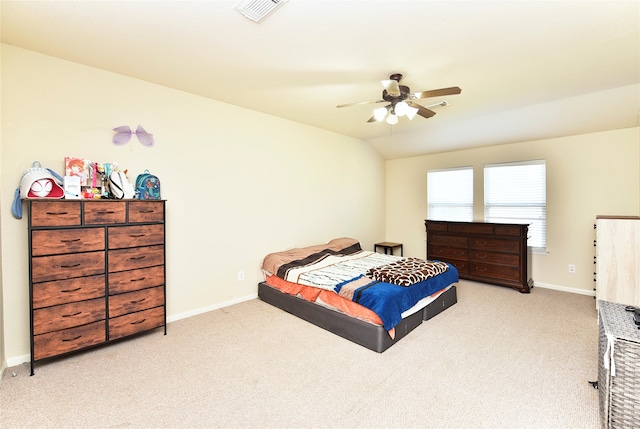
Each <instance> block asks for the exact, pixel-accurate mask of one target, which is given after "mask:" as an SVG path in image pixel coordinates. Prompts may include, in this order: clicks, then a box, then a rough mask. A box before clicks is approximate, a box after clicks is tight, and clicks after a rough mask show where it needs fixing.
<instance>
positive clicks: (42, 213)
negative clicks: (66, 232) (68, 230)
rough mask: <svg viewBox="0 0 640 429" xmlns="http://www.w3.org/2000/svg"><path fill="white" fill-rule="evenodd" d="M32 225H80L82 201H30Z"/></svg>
mask: <svg viewBox="0 0 640 429" xmlns="http://www.w3.org/2000/svg"><path fill="white" fill-rule="evenodd" d="M29 204H30V207H31V209H30V211H29V215H30V220H31V226H32V227H40V226H71V225H80V224H81V216H80V212H81V210H80V205H81V203H80V201H73V202H71V201H30V203H29Z"/></svg>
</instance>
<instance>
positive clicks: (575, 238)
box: [386, 127, 640, 294]
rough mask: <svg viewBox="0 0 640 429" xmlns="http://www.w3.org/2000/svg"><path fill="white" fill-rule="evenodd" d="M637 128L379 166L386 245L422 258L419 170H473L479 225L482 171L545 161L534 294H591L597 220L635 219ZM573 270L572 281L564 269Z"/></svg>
mask: <svg viewBox="0 0 640 429" xmlns="http://www.w3.org/2000/svg"><path fill="white" fill-rule="evenodd" d="M639 130H640V128H638V127H636V128H629V129H623V130H617V131H609V132H602V133H594V134H586V135H580V136H573V137H563V138H555V139H548V140H541V141H533V142H524V143H516V144H509V145H501V146H493V147H487V148H482V149H473V150H463V151H457V152H448V153H442V154H437V155H429V156H420V157H414V158H405V159H399V160H394V161H388V162H387V168H386V169H387V173H386V176H387V178H386V180H387V184H386V186H387V205H386V213H387V218H386V239H387V240H389V241H398V242H403V243H404V246H405V254H406V255H409V256H416V257H425V256H426V245H425V239H426V235H425V228H424V219H426V213H427V170H429V169H439V168H450V167H460V166H473V168H474V191H475V197H474V215H475V218H476V220H482V218H483V207H482V205H483V198H484V195H483V181H484V179H483V172H482V170H483V167H484V164H488V163H498V162H508V161H521V160H528V159H546V161H547V250H548V252H549V253H547V254H545V255H534V256H533V261H532V265H533V266H532V276H533V279H534V282H535V284H536V285H538V286H542V287H545V286H546V287H551V288H558V289H561V290H571V291H573V292H578V293H585V294H592V293H593V288H594V282H593V271H594V270H593V268H594V265H593V256H594V248H593V239H594V231H593V224H594V223H595V217H596V215H599V214H609V215H640V131H639ZM569 264H575V265H576V273H575V274H570V273H569V272H568V265H569Z"/></svg>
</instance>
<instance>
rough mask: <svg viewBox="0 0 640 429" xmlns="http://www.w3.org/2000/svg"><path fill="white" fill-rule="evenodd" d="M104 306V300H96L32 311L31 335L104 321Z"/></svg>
mask: <svg viewBox="0 0 640 429" xmlns="http://www.w3.org/2000/svg"><path fill="white" fill-rule="evenodd" d="M105 306H106V303H105V300H104V298H96V299H90V300H88V301H80V302H74V303H71V304H62V305H56V306H53V307H46V308H40V309H37V310H34V311H33V333H34V335H38V334H44V333H46V332H52V331H58V330H60V329H67V328H72V327H74V326H80V325H86V324H87V323H91V322H96V321H98V320H104V319H105V311H106V308H105Z"/></svg>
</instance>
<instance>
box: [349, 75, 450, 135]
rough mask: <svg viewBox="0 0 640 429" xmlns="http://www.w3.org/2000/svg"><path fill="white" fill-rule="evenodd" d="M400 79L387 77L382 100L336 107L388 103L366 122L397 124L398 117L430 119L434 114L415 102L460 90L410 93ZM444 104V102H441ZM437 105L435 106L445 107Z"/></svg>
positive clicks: (396, 76)
mask: <svg viewBox="0 0 640 429" xmlns="http://www.w3.org/2000/svg"><path fill="white" fill-rule="evenodd" d="M400 79H402V75H401V74H400V73H394V74H392V75H391V76H389V79H388V80H383V81H382V82H381V83H382V86H383V87H384V90H382V99H381V100H375V101H361V102H358V103H348V104H340V105H338V106H336V107H348V106H357V105H361V104H375V103H389V104H387V105H386V106H383V107H380V108H378V109H375V110H374V111H373V116H372V117H371V118H369V120H368V121H367V122H378V121H382V120H383V119H385V118H386V121H387V123H389V124H392V125H393V124H397V123H398V116H405V115H406V116H407V117H408V118H409V119H413V117H414V116H415V115H416V114H418V115H420V116H422V117H423V118H430V117H432V116H434V115H435V114H436V112H434V111H433V110H430V109H428V108H426V107H424V106H421V105H420V104H418V103H417V102H416V100H420V99H422V98H430V97H441V96H445V95H456V94H460V93H461V92H462V90H461V89H460V88H458V87H457V86H452V87H450V88H440V89H432V90H429V91H420V92H413V93H412V92H411V89H409V87H408V86H405V85H400ZM443 103H446V102H443ZM443 103H438V104H436V105H446V104H443Z"/></svg>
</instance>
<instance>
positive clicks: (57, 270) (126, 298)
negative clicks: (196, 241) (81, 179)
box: [27, 200, 167, 375]
mask: <svg viewBox="0 0 640 429" xmlns="http://www.w3.org/2000/svg"><path fill="white" fill-rule="evenodd" d="M27 205H28V209H29V293H30V306H31V309H30V314H31V375H33V373H34V369H33V366H34V362H36V361H39V360H41V359H46V358H51V357H54V356H58V355H62V354H65V353H69V352H73V351H77V350H81V349H85V348H87V347H91V346H96V345H99V344H105V343H108V342H109V341H112V340H115V339H118V338H122V337H125V336H129V335H133V334H137V333H139V332H143V331H148V330H151V329H155V328H159V327H162V326H164V328H165V329H164V333H165V335H166V333H167V331H166V302H165V296H166V285H165V252H164V245H165V201H162V200H159V201H140V200H28V203H27Z"/></svg>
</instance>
